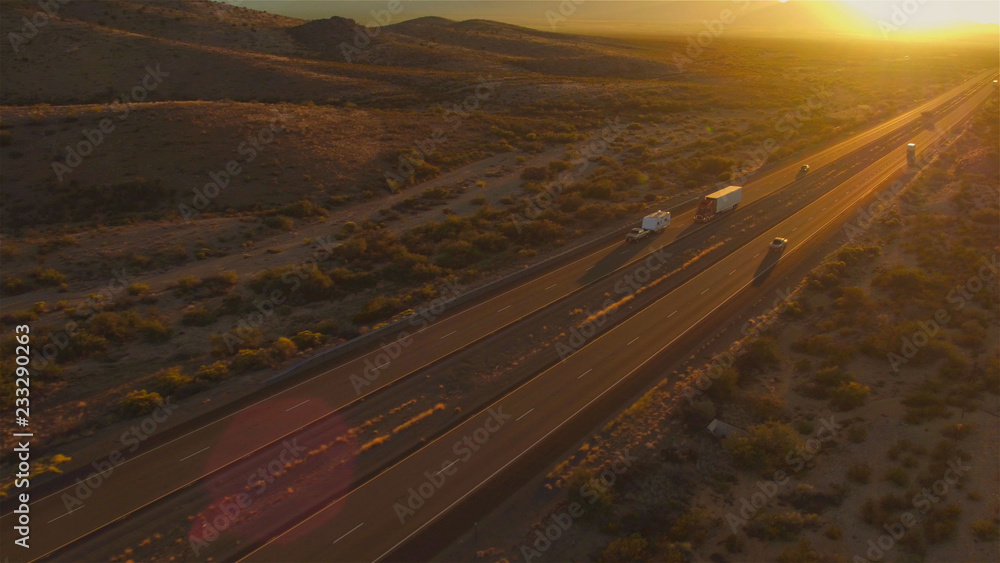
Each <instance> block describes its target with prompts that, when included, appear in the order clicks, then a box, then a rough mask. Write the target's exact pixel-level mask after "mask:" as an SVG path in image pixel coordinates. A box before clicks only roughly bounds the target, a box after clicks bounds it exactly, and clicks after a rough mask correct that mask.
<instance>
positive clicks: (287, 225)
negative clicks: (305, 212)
mask: <svg viewBox="0 0 1000 563" xmlns="http://www.w3.org/2000/svg"><path fill="white" fill-rule="evenodd" d="M264 225H265V226H267V227H268V228H271V229H276V230H279V231H290V230H292V229H294V228H295V221H294V220H292V218H291V217H285V216H284V215H271V216H269V217H264Z"/></svg>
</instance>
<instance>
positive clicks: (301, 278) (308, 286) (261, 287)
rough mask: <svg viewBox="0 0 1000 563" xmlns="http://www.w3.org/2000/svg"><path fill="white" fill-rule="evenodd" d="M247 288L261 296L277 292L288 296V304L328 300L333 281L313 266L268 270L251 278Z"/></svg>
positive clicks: (331, 292)
mask: <svg viewBox="0 0 1000 563" xmlns="http://www.w3.org/2000/svg"><path fill="white" fill-rule="evenodd" d="M247 286H248V287H249V288H250V289H252V290H254V291H255V292H257V293H261V294H263V295H270V294H271V293H273V292H274V291H279V292H281V294H282V295H288V296H289V301H290V302H301V301H305V302H313V301H320V300H323V299H328V298H330V297H331V296H332V294H333V290H334V287H333V280H331V279H330V277H329V276H327V275H326V274H324V273H323V272H321V271H319V268H317V267H316V266H315V265H314V264H311V265H308V266H305V267H302V266H282V267H278V268H270V269H268V270H264V271H263V272H260V273H259V274H257V275H256V276H254V277H253V278H251V279H250V281H249V282H247Z"/></svg>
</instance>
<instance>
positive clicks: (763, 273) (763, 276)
mask: <svg viewBox="0 0 1000 563" xmlns="http://www.w3.org/2000/svg"><path fill="white" fill-rule="evenodd" d="M781 255H782V252H771V251H770V250H769V251H768V252H767V254H765V255H764V259H763V260H761V261H760V265H759V266H757V271H756V272H754V274H753V285H754V286H755V287H756V286H759V285H761V284H763V283H764V281H766V280H767V277H768V276H770V275H771V272H772V271H774V266H775V265H777V263H778V260H781Z"/></svg>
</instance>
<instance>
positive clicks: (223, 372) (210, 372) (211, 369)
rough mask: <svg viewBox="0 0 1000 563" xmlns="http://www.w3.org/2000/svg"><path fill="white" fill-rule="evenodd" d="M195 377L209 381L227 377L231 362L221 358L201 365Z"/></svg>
mask: <svg viewBox="0 0 1000 563" xmlns="http://www.w3.org/2000/svg"><path fill="white" fill-rule="evenodd" d="M195 377H197V378H198V379H207V380H209V381H218V380H220V379H225V378H227V377H229V364H227V363H226V362H224V361H222V360H219V361H217V362H213V363H211V364H208V365H204V366H201V367H199V368H198V371H197V372H195Z"/></svg>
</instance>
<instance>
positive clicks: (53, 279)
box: [33, 268, 66, 286]
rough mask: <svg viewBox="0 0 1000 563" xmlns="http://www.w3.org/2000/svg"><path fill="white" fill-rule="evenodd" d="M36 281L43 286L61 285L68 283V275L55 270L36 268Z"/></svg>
mask: <svg viewBox="0 0 1000 563" xmlns="http://www.w3.org/2000/svg"><path fill="white" fill-rule="evenodd" d="M33 275H34V276H35V280H36V281H37V282H38V284H39V285H42V286H54V285H59V284H61V283H63V282H65V281H66V275H65V274H63V273H60V272H59V271H58V270H56V269H54V268H35V272H34V274H33Z"/></svg>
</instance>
